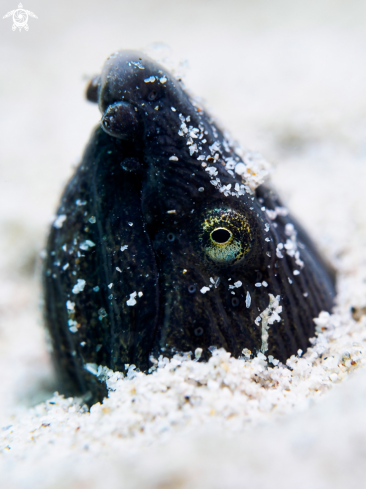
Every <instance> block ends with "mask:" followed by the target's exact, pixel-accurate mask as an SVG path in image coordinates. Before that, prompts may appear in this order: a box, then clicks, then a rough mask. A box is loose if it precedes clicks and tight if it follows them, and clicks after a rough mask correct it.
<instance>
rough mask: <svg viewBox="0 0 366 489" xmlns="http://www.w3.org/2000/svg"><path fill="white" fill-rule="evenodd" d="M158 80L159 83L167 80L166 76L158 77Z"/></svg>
mask: <svg viewBox="0 0 366 489" xmlns="http://www.w3.org/2000/svg"><path fill="white" fill-rule="evenodd" d="M159 81H160V83H163V84H164V83H166V82H167V81H168V78H167V77H166V76H162V77H161V78H159Z"/></svg>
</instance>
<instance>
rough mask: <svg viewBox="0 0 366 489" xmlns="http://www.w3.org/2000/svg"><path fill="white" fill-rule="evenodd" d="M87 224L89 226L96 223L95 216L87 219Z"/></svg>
mask: <svg viewBox="0 0 366 489" xmlns="http://www.w3.org/2000/svg"><path fill="white" fill-rule="evenodd" d="M89 222H90V224H95V223H96V222H97V218H96V217H95V216H91V217H90V218H89Z"/></svg>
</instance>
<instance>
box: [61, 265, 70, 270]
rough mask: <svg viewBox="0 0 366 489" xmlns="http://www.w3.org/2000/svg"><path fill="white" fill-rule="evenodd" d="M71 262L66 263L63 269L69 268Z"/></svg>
mask: <svg viewBox="0 0 366 489" xmlns="http://www.w3.org/2000/svg"><path fill="white" fill-rule="evenodd" d="M69 266H70V265H69V264H68V263H65V265H64V266H63V267H62V270H67V269H68V268H69Z"/></svg>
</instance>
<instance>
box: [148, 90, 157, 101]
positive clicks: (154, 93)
mask: <svg viewBox="0 0 366 489" xmlns="http://www.w3.org/2000/svg"><path fill="white" fill-rule="evenodd" d="M156 95H157V94H156V92H155V90H153V91H152V92H150V94H149V100H155V99H156Z"/></svg>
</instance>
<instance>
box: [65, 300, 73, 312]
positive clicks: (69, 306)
mask: <svg viewBox="0 0 366 489" xmlns="http://www.w3.org/2000/svg"><path fill="white" fill-rule="evenodd" d="M66 309H67V310H68V311H71V312H75V302H71V301H66Z"/></svg>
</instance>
